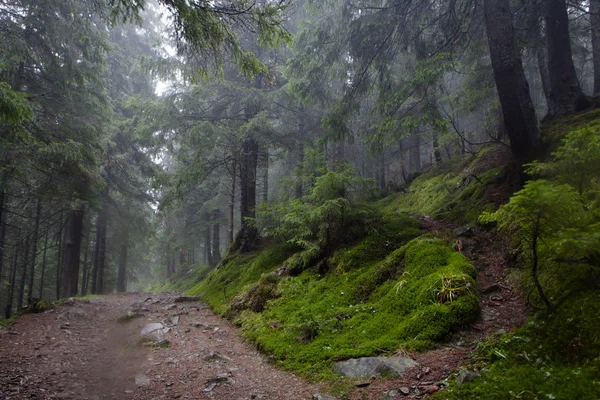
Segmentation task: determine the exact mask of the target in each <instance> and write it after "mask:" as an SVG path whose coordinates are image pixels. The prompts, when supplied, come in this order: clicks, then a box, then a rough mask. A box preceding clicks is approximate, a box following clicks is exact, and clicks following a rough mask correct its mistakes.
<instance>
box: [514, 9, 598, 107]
mask: <svg viewBox="0 0 600 400" xmlns="http://www.w3.org/2000/svg"><path fill="white" fill-rule="evenodd" d="M506 1H508V0H506ZM545 6H546V9H545V14H544V20H545V22H546V42H547V47H548V75H549V78H550V104H549V109H548V116H549V117H556V116H561V115H565V114H569V113H572V112H575V111H581V110H583V109H585V108H587V107H589V106H590V105H591V102H590V100H589V99H588V98H587V96H585V95H584V94H583V91H582V90H581V87H580V86H579V80H578V79H577V73H576V72H575V65H574V64H573V56H572V52H571V37H570V34H569V15H568V14H567V4H566V1H565V0H545Z"/></svg>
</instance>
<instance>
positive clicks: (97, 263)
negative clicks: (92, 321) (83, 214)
mask: <svg viewBox="0 0 600 400" xmlns="http://www.w3.org/2000/svg"><path fill="white" fill-rule="evenodd" d="M108 196H109V189H108V186H107V187H106V188H105V189H104V192H103V193H102V199H103V201H102V210H100V212H99V213H98V217H97V218H96V250H95V255H94V268H93V270H92V294H103V293H104V264H105V262H106V229H107V224H108Z"/></svg>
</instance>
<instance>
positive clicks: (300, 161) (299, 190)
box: [294, 118, 304, 199]
mask: <svg viewBox="0 0 600 400" xmlns="http://www.w3.org/2000/svg"><path fill="white" fill-rule="evenodd" d="M301 121H302V124H301V125H300V124H299V126H301V127H302V131H303V130H304V118H302V120H301ZM296 157H297V160H296V169H297V170H298V172H297V173H296V176H297V177H298V178H301V177H302V168H303V167H304V144H303V143H298V144H297V150H296ZM303 195H304V188H303V187H302V179H297V182H296V185H295V187H294V197H295V198H296V199H299V198H301V197H302V196H303Z"/></svg>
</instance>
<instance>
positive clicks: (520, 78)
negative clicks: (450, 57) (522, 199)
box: [483, 0, 539, 163]
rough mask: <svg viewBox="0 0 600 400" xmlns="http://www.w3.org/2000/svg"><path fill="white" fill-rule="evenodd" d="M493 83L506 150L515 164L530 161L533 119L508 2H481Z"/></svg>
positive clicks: (536, 136)
mask: <svg viewBox="0 0 600 400" xmlns="http://www.w3.org/2000/svg"><path fill="white" fill-rule="evenodd" d="M483 4H484V11H485V23H486V27H487V36H488V45H489V49H490V57H491V59H492V69H493V71H494V80H495V82H496V88H497V90H498V97H499V99H500V106H501V107H502V115H503V119H504V125H505V127H506V132H507V134H508V137H509V138H510V147H511V150H512V152H513V154H514V155H515V158H516V159H517V161H518V162H519V163H524V162H527V161H531V160H532V159H533V158H534V156H535V151H536V150H537V147H538V143H539V134H538V132H539V131H538V125H537V118H536V115H535V109H534V107H533V103H532V101H531V96H530V94H529V85H528V83H527V79H526V78H525V72H524V70H523V64H522V61H521V54H520V52H519V48H518V47H517V42H516V38H515V34H514V29H513V25H512V13H511V11H510V6H509V0H484V2H483Z"/></svg>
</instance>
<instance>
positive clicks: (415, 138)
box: [408, 133, 421, 174]
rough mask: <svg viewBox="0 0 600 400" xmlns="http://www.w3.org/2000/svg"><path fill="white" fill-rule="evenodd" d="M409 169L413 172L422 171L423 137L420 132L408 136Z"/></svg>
mask: <svg viewBox="0 0 600 400" xmlns="http://www.w3.org/2000/svg"><path fill="white" fill-rule="evenodd" d="M408 154H409V156H408V158H409V160H408V161H409V166H408V170H409V172H410V173H411V174H414V173H415V172H419V171H421V139H420V137H419V134H418V133H413V134H412V135H411V136H409V138H408Z"/></svg>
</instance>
